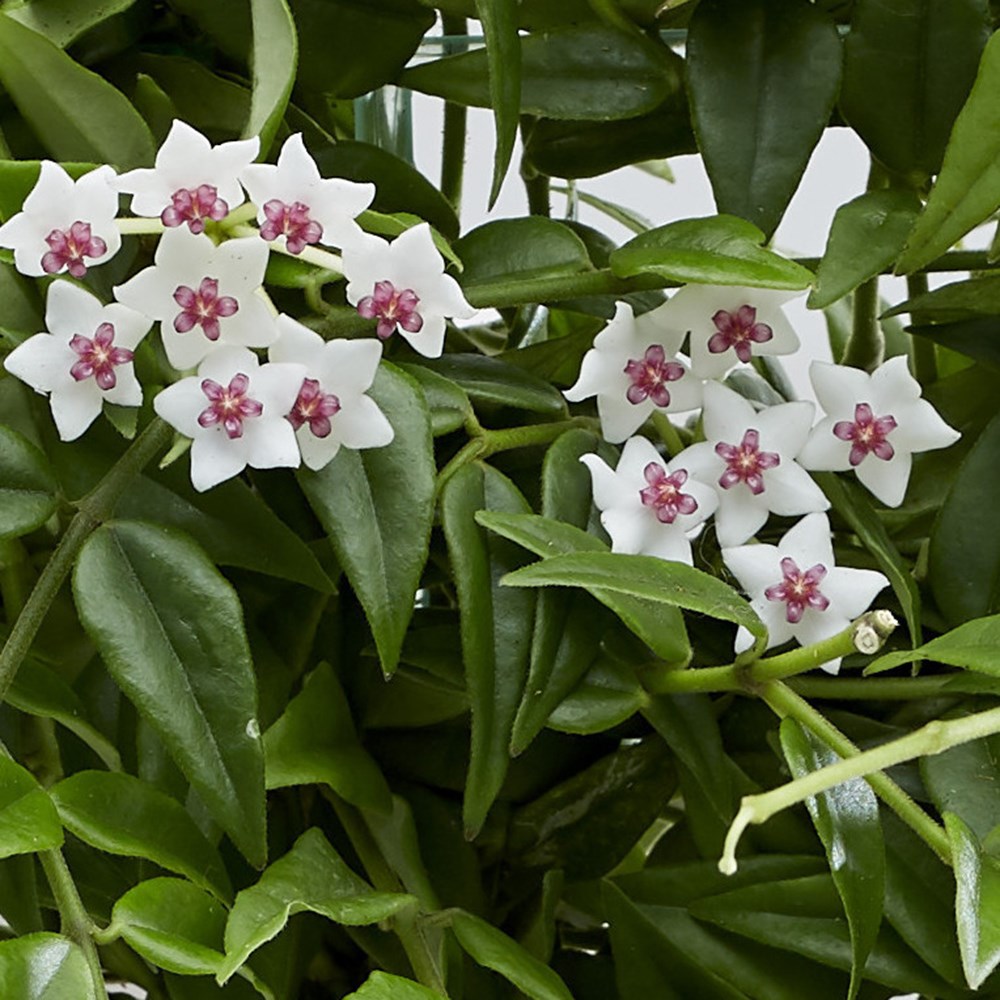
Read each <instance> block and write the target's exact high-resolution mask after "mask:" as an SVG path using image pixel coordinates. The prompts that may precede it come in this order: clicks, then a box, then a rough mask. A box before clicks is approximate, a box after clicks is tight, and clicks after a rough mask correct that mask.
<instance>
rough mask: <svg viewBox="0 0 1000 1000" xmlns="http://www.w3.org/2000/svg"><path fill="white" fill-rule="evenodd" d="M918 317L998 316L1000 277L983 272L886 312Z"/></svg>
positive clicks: (951, 320) (940, 320) (950, 320)
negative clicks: (980, 274) (983, 273)
mask: <svg viewBox="0 0 1000 1000" xmlns="http://www.w3.org/2000/svg"><path fill="white" fill-rule="evenodd" d="M901 313H909V314H910V315H911V316H919V317H920V322H921V323H942V324H945V323H955V322H958V321H960V320H966V319H977V318H980V317H984V316H990V317H995V316H996V315H997V314H998V313H1000V278H998V277H997V276H996V275H983V276H980V277H977V278H968V279H966V280H964V281H953V282H951V283H950V284H948V285H942V286H941V287H940V288H935V289H934V290H933V291H930V292H925V293H924V294H923V295H917V296H916V297H915V298H912V299H907V300H906V301H905V302H901V303H900V304H899V305H897V306H893V307H892V308H891V309H889V310H887V311H886V312H885V313H883V316H898V315H900V314H901Z"/></svg>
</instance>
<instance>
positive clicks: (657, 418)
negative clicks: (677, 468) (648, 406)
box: [653, 410, 684, 458]
mask: <svg viewBox="0 0 1000 1000" xmlns="http://www.w3.org/2000/svg"><path fill="white" fill-rule="evenodd" d="M653 426H654V427H655V428H656V433H657V434H659V435H660V440H661V441H662V442H663V446H664V447H665V448H666V449H667V454H668V455H669V456H670V457H671V458H674V457H675V456H677V455H679V454H680V453H681V452H682V451H683V450H684V442H683V441H682V440H681V436H680V434H679V433H678V432H677V428H676V427H675V426H674V424H673V421H672V420H671V419H670V417H668V416H667V415H666V414H665V413H661V412H660V411H659V410H655V411H654V412H653Z"/></svg>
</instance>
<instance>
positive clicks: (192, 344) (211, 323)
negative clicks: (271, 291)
mask: <svg viewBox="0 0 1000 1000" xmlns="http://www.w3.org/2000/svg"><path fill="white" fill-rule="evenodd" d="M267 259H268V249H267V245H266V244H265V243H262V242H261V241H260V240H258V239H257V238H256V237H254V236H248V237H245V238H243V239H236V240H227V241H226V242H225V243H222V244H220V245H219V246H216V245H215V244H214V243H213V242H212V241H211V240H210V239H209V238H208V237H207V236H204V235H202V236H192V235H191V233H189V232H188V231H187V230H186V229H170V230H168V231H167V232H165V233H164V234H163V236H161V237H160V242H159V244H158V246H157V248H156V255H155V257H154V261H155V264H154V265H153V266H152V267H147V268H146V269H145V270H143V271H140V272H139V273H138V274H137V275H135V277H133V278H131V279H130V280H129V281H127V282H125V284H124V285H119V286H118V287H117V288H115V296H116V297H117V298H118V299H119V301H121V302H124V303H125V305H127V306H131V307H132V308H133V309H136V310H137V311H139V312H143V313H145V314H146V315H147V316H149V317H150V319H155V320H158V321H159V323H160V335H161V337H162V339H163V347H164V349H165V350H166V352H167V358H168V359H169V360H170V363H171V364H172V365H173V366H174V367H175V368H178V369H180V370H181V371H185V370H187V369H188V368H194V367H195V365H197V364H198V363H199V362H200V361H201V360H202V358H204V357H205V355H206V354H208V352H209V351H211V350H214V349H215V348H216V347H218V346H239V347H267V346H268V345H269V344H272V343H274V341H275V339H276V338H277V336H278V331H277V328H276V327H275V325H274V318H273V317H272V315H271V311H270V309H269V308H268V305H267V302H266V301H265V300H264V299H263V298H262V297H261V296H259V295H257V294H255V293H256V291H257V289H259V288H260V287H261V284H262V283H263V281H264V271H265V270H266V268H267Z"/></svg>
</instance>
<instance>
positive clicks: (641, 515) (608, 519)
mask: <svg viewBox="0 0 1000 1000" xmlns="http://www.w3.org/2000/svg"><path fill="white" fill-rule="evenodd" d="M580 461H581V462H583V463H584V464H585V465H586V466H587V468H588V469H590V475H591V478H592V479H593V483H594V504H595V506H596V507H597V508H598V510H600V511H601V524H603V525H604V528H605V530H606V531H607V533H608V534H609V535H610V536H611V551H612V552H626V553H631V554H638V555H648V556H658V557H659V558H660V559H671V560H673V561H675V562H683V563H687V564H688V565H689V566H690V565H691V563H692V559H691V542H690V539H691V538H692V537H694V536H695V535H696V534H697V533H698V530H699V529H700V527H701V525H702V524H703V523H704V522H705V521H706V520H708V518H709V517H711V515H712V513H713V512H714V511H715V508H716V507H717V506H718V503H719V501H718V498H717V497H716V495H715V491H714V490H713V489H711V487H708V486H705V485H704V484H703V483H699V482H698V481H697V480H695V479H690V478H688V473H687V470H686V469H685V468H684V467H683V463H682V462H679V461H678V460H677V459H674V461H672V462H667V461H664V459H663V458H662V456H661V455H660V453H659V452H658V451H657V450H656V448H654V447H653V445H652V444H651V443H650V442H649V441H648V440H647V439H646V438H644V437H633V438H629V439H628V441H626V442H625V447H624V448H623V449H622V454H621V458H620V459H619V460H618V465H617V467H616V468H615V469H614V471H612V470H611V468H610V466H608V465H607V463H605V462H604V460H603V459H601V458H599V457H598V456H597V455H582V456H581V457H580Z"/></svg>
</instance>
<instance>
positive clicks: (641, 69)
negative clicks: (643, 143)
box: [400, 24, 681, 121]
mask: <svg viewBox="0 0 1000 1000" xmlns="http://www.w3.org/2000/svg"><path fill="white" fill-rule="evenodd" d="M487 59H488V56H487V53H486V52H485V51H476V52H466V53H463V54H461V55H455V56H447V57H445V58H444V59H438V60H437V61H435V62H432V63H427V64H426V65H423V66H416V67H414V68H413V69H408V70H406V72H405V73H403V74H402V75H401V77H400V83H402V84H403V85H404V86H406V87H410V88H412V89H413V90H419V91H422V92H423V93H425V94H433V95H435V96H436V97H443V98H445V99H446V100H449V101H454V102H455V103H457V104H469V105H473V106H475V107H480V108H487V107H489V106H490V91H489V73H488V70H487ZM678 63H679V60H676V59H673V58H671V56H670V54H669V53H668V52H667V51H666V49H665V48H664V47H663V46H661V45H658V44H657V43H655V42H652V41H650V40H649V39H645V38H642V37H641V36H640V35H638V34H634V35H633V34H626V33H625V32H622V31H619V30H616V29H613V28H609V27H606V26H604V25H593V24H591V25H579V26H576V27H564V28H559V29H558V30H554V31H550V32H539V33H536V34H531V35H528V36H526V37H525V38H523V39H522V40H521V113H522V114H529V115H543V116H545V117H548V118H573V119H585V120H598V121H601V120H609V119H614V118H631V117H633V116H635V115H641V114H643V113H645V112H647V111H651V110H652V109H653V108H655V107H656V106H657V105H658V104H659V103H660V102H661V101H662V100H663V99H664V98H665V97H667V95H668V94H670V93H672V92H674V91H676V90H678V89H679V88H680V86H681V82H680V81H681V77H680V69H679V66H678Z"/></svg>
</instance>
